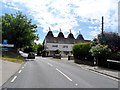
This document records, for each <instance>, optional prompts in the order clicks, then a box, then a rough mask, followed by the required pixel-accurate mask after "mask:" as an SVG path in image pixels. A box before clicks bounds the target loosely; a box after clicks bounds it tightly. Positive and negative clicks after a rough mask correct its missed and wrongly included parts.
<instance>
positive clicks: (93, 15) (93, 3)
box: [3, 0, 118, 36]
mask: <svg viewBox="0 0 120 90" xmlns="http://www.w3.org/2000/svg"><path fill="white" fill-rule="evenodd" d="M3 2H4V3H7V2H8V3H12V4H14V5H15V3H20V4H21V5H24V6H25V7H26V8H28V10H29V11H27V12H29V14H30V15H32V16H33V17H34V20H36V21H37V24H38V26H40V27H42V28H43V32H46V31H47V30H48V27H51V29H52V30H53V31H54V30H59V28H61V29H62V31H63V32H64V33H65V32H68V31H69V29H72V32H73V33H74V34H76V32H78V31H77V30H73V29H74V27H77V26H79V23H78V21H80V22H86V23H87V22H91V23H92V24H101V17H102V16H104V18H105V20H104V21H105V29H106V28H108V27H111V28H114V27H117V21H118V20H117V9H118V8H117V3H118V0H3ZM15 7H16V6H15ZM78 16H79V17H81V19H80V20H78V19H77V18H76V17H78ZM86 27H87V26H86ZM80 28H81V27H80ZM99 28H100V27H99ZM94 29H95V30H92V31H91V32H88V33H91V34H90V35H91V36H94V35H96V34H97V33H98V32H99V30H98V28H94ZM81 30H82V29H81ZM86 33H87V32H86Z"/></svg>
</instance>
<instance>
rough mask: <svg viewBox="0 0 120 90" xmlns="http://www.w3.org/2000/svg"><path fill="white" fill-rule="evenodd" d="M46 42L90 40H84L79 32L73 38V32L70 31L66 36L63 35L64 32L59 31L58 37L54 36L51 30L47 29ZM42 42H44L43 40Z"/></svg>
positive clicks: (70, 42) (65, 42)
mask: <svg viewBox="0 0 120 90" xmlns="http://www.w3.org/2000/svg"><path fill="white" fill-rule="evenodd" d="M45 40H46V42H47V43H59V44H75V43H81V42H90V40H84V38H83V36H82V35H81V34H79V35H78V37H77V38H76V39H75V38H74V36H73V34H72V33H70V34H69V35H68V37H67V38H65V37H64V34H63V33H62V32H61V31H60V33H59V34H58V37H54V36H53V33H52V31H49V32H48V33H47V35H46V37H45ZM43 43H44V42H43Z"/></svg>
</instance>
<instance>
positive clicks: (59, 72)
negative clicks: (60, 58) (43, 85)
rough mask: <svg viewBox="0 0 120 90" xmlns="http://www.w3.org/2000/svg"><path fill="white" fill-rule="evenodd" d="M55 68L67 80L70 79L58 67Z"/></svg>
mask: <svg viewBox="0 0 120 90" xmlns="http://www.w3.org/2000/svg"><path fill="white" fill-rule="evenodd" d="M56 70H57V71H58V72H59V73H61V74H62V75H63V76H65V77H66V78H67V79H68V80H70V81H72V79H71V78H69V77H68V76H67V75H66V74H64V73H63V72H62V71H60V70H59V69H57V68H56Z"/></svg>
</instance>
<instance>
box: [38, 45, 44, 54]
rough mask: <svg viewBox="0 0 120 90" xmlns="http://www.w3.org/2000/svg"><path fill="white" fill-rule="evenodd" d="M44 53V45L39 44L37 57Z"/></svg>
mask: <svg viewBox="0 0 120 90" xmlns="http://www.w3.org/2000/svg"><path fill="white" fill-rule="evenodd" d="M42 51H43V45H41V44H38V46H37V55H41V54H42Z"/></svg>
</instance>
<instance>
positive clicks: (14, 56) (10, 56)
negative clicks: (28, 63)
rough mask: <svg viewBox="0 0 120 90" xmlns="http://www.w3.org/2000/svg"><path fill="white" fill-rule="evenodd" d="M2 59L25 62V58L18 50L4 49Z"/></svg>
mask: <svg viewBox="0 0 120 90" xmlns="http://www.w3.org/2000/svg"><path fill="white" fill-rule="evenodd" d="M2 60H6V61H10V62H14V63H19V64H22V63H24V58H23V57H22V56H20V54H19V53H18V52H17V51H16V50H10V51H2Z"/></svg>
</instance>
